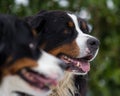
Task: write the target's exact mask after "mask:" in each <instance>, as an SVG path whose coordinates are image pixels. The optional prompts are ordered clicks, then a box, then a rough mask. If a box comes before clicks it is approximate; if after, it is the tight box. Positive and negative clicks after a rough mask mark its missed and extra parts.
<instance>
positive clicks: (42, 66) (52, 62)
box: [33, 51, 64, 79]
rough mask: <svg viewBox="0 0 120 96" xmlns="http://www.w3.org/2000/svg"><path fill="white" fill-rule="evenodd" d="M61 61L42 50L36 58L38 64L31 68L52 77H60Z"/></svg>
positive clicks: (61, 71) (61, 73)
mask: <svg viewBox="0 0 120 96" xmlns="http://www.w3.org/2000/svg"><path fill="white" fill-rule="evenodd" d="M61 63H62V61H61V60H59V59H57V58H56V57H54V56H52V55H50V54H48V53H46V52H45V51H42V56H41V57H40V59H39V60H38V66H37V67H35V68H33V70H35V71H37V72H40V73H42V74H44V75H45V76H48V77H51V78H53V79H60V78H62V76H63V74H64V73H63V69H61V67H60V64H61Z"/></svg>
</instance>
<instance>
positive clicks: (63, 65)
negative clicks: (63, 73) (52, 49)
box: [59, 61, 70, 70]
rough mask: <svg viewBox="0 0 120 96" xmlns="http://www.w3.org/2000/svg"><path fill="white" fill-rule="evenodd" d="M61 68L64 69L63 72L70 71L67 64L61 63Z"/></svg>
mask: <svg viewBox="0 0 120 96" xmlns="http://www.w3.org/2000/svg"><path fill="white" fill-rule="evenodd" d="M59 66H60V67H61V68H62V69H63V70H67V69H69V67H70V66H69V65H68V64H66V63H64V62H62V61H61V63H60V64H59Z"/></svg>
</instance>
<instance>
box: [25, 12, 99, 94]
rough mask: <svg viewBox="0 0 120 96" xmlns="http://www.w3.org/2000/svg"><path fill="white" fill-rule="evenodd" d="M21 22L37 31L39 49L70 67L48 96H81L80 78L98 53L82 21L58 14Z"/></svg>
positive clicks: (37, 16)
mask: <svg viewBox="0 0 120 96" xmlns="http://www.w3.org/2000/svg"><path fill="white" fill-rule="evenodd" d="M25 20H26V22H28V24H29V25H30V26H31V28H32V29H34V30H36V31H37V34H38V37H39V40H38V41H39V44H40V45H41V46H39V47H40V48H42V49H43V50H45V51H46V52H48V53H50V54H52V55H54V56H56V57H58V58H60V59H61V60H62V61H64V62H65V63H66V64H67V65H69V66H71V67H70V70H69V71H68V72H66V73H65V76H64V79H63V80H61V81H60V82H59V85H58V86H57V87H56V88H53V92H52V94H51V95H50V96H85V84H82V83H86V80H85V78H84V76H85V75H86V74H87V73H88V72H89V71H90V61H92V60H93V59H94V58H95V57H96V55H97V53H98V50H99V40H98V39H97V38H95V37H93V36H91V35H89V34H88V33H89V27H88V25H87V23H86V22H85V20H83V19H81V18H80V17H78V16H76V15H75V14H73V13H71V12H64V11H59V10H53V11H45V10H44V11H40V12H39V13H37V14H36V15H33V16H28V17H25ZM39 44H38V45H39ZM78 80H79V81H78Z"/></svg>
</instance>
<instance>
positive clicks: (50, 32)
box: [26, 11, 77, 51]
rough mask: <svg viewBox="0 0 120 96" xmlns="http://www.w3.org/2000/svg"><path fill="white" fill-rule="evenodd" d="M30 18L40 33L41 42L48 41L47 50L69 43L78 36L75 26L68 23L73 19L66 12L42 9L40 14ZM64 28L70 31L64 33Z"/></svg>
mask: <svg viewBox="0 0 120 96" xmlns="http://www.w3.org/2000/svg"><path fill="white" fill-rule="evenodd" d="M28 18H29V19H28ZM28 18H26V20H27V22H28V23H29V24H30V25H31V27H32V28H33V29H35V30H37V32H38V33H39V39H40V40H39V41H40V42H39V44H41V43H43V42H45V43H47V44H46V45H47V46H46V48H45V50H46V51H49V50H52V49H54V48H56V47H58V46H61V45H63V44H66V43H69V42H71V41H73V40H74V39H75V38H76V37H77V32H76V30H74V29H75V28H74V27H71V28H70V27H69V26H68V24H67V23H68V22H69V21H72V20H71V18H70V17H68V16H67V14H66V12H62V11H49V12H47V11H42V12H39V13H38V15H36V16H31V17H28ZM53 26H54V27H53ZM64 30H66V31H68V33H67V34H64Z"/></svg>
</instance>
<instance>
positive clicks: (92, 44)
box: [87, 38, 100, 50]
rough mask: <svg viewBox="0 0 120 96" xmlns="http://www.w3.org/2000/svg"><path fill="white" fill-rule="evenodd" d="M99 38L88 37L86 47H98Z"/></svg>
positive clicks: (91, 48)
mask: <svg viewBox="0 0 120 96" xmlns="http://www.w3.org/2000/svg"><path fill="white" fill-rule="evenodd" d="M99 44H100V42H99V40H98V39H96V38H89V39H88V40H87V47H88V48H89V49H90V50H93V49H98V47H99Z"/></svg>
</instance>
